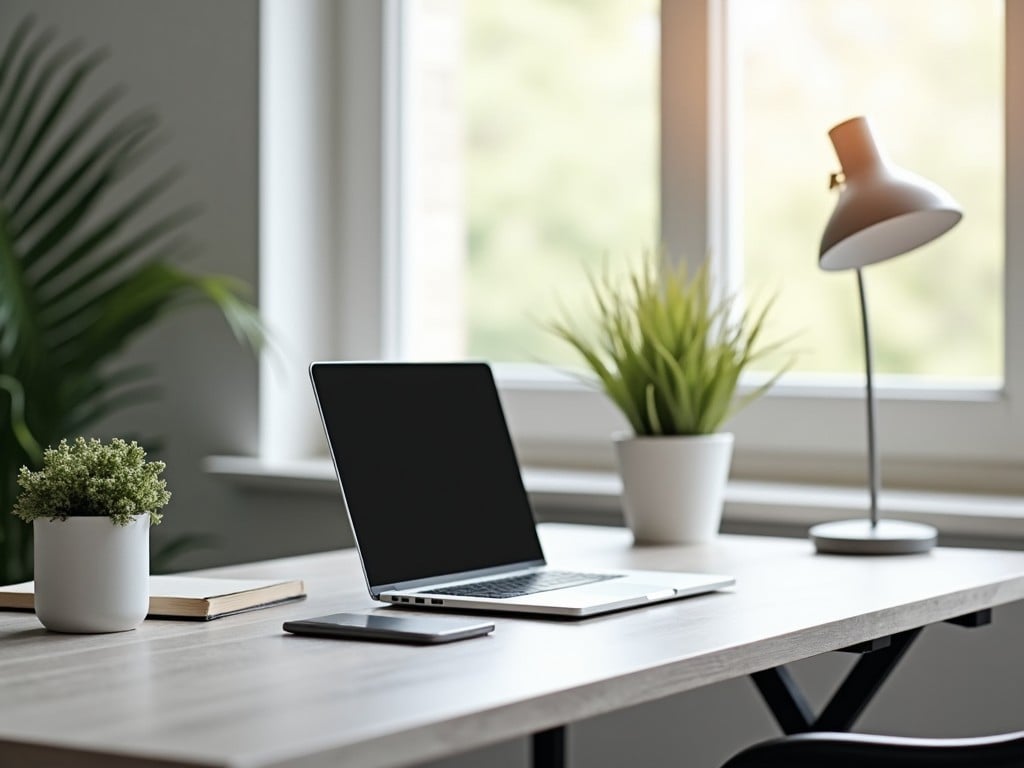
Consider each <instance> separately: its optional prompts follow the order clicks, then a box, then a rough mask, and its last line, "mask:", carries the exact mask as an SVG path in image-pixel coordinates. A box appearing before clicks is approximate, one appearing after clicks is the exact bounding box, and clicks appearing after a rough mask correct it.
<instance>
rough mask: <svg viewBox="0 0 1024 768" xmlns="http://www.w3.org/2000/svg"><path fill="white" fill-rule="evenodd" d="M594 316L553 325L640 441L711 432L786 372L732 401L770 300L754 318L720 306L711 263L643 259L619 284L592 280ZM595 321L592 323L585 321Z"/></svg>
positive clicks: (757, 350)
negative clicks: (696, 265)
mask: <svg viewBox="0 0 1024 768" xmlns="http://www.w3.org/2000/svg"><path fill="white" fill-rule="evenodd" d="M590 286H591V299H592V300H593V302H594V304H595V306H596V318H584V319H582V320H579V319H562V320H557V321H555V322H553V323H551V324H550V326H549V328H550V330H551V331H553V332H554V333H555V334H556V335H557V336H559V337H560V338H561V339H563V340H564V341H566V342H568V343H569V344H570V345H572V347H574V348H575V349H576V351H577V352H578V353H579V354H580V355H581V356H582V357H583V359H584V360H585V361H586V364H587V366H588V367H589V368H590V370H591V371H592V372H593V373H594V374H595V375H596V376H597V379H598V380H599V383H600V386H601V388H602V389H603V390H604V392H605V393H606V394H607V395H608V397H609V398H611V400H612V402H613V403H615V405H616V406H617V407H618V408H619V409H620V410H621V411H622V413H623V414H624V415H625V417H626V419H627V420H628V421H629V423H630V426H632V428H633V431H634V433H635V434H636V435H637V436H657V435H707V434H712V433H714V432H717V431H719V430H720V428H721V426H722V424H723V423H724V422H726V421H727V420H728V419H729V418H730V417H731V416H732V415H733V414H735V413H736V412H737V411H738V410H740V409H741V408H743V407H744V406H746V405H748V404H750V403H751V402H752V401H754V400H755V399H757V398H758V397H759V396H760V395H762V394H763V393H764V392H766V391H767V390H768V389H769V388H770V387H771V386H772V385H773V384H774V383H775V382H776V380H777V379H778V377H779V376H781V375H782V373H783V371H784V370H785V369H784V368H783V369H782V370H779V371H777V372H776V373H775V374H774V375H772V376H771V377H770V378H769V379H768V380H767V381H765V382H764V383H762V384H761V385H759V386H758V387H756V388H755V389H753V390H751V391H750V392H747V393H745V394H743V395H742V396H739V397H737V395H736V390H737V386H738V385H739V382H740V375H741V374H742V373H743V371H744V370H745V369H746V368H747V367H748V366H749V365H750V364H751V362H753V361H754V360H756V359H758V358H759V357H760V356H761V355H764V354H766V353H767V352H769V351H771V350H773V349H775V348H776V347H777V346H779V345H778V344H772V345H767V346H763V347H758V343H759V341H760V337H761V332H762V329H763V327H764V322H765V317H766V315H767V313H768V310H769V308H770V306H771V303H772V302H771V301H769V302H767V303H766V304H765V306H764V307H763V308H762V309H760V311H758V312H756V313H752V312H751V311H750V310H746V311H743V312H736V311H735V302H734V300H733V298H731V297H730V298H725V299H723V300H716V297H715V294H714V291H713V285H712V281H711V276H710V273H709V270H708V268H707V264H704V265H702V266H701V267H700V268H699V269H697V270H690V269H689V268H688V267H687V265H686V263H685V262H682V263H680V264H678V265H673V264H671V263H670V262H669V261H668V259H667V258H665V257H664V256H662V255H653V254H647V255H645V257H644V258H643V260H642V263H641V265H640V266H639V267H638V268H637V269H636V270H634V271H633V272H632V273H631V274H629V275H627V276H626V277H625V278H617V277H613V276H612V275H611V274H610V273H609V272H608V271H607V270H605V271H604V272H603V273H602V274H600V275H597V276H596V275H594V274H591V275H590ZM591 319H596V323H594V324H589V323H588V322H587V321H588V320H591Z"/></svg>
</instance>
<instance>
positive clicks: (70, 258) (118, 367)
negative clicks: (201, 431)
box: [0, 18, 262, 583]
mask: <svg viewBox="0 0 1024 768" xmlns="http://www.w3.org/2000/svg"><path fill="white" fill-rule="evenodd" d="M104 58H105V53H104V52H103V51H97V50H88V49H86V48H85V47H84V46H83V45H81V44H79V43H76V42H72V43H68V44H58V43H57V42H56V35H55V34H54V32H53V30H48V29H39V28H38V27H37V26H36V24H35V22H34V21H33V19H31V18H29V19H26V20H25V21H24V22H22V23H21V24H20V25H18V27H17V28H15V29H14V30H13V32H12V33H11V35H10V37H9V38H8V40H7V42H6V44H5V45H4V47H3V49H2V50H0V581H3V582H4V583H6V582H10V581H21V580H27V579H29V578H31V563H30V558H29V552H30V544H31V539H30V537H31V527H30V526H25V525H24V524H23V523H22V522H21V521H19V520H18V519H17V518H16V517H14V516H12V515H10V514H8V513H9V512H10V511H11V509H12V506H13V502H14V496H15V493H16V475H17V471H18V468H19V467H20V466H22V465H23V464H24V465H28V466H30V467H36V466H38V465H39V462H40V461H41V460H42V453H41V450H40V445H53V444H55V443H57V442H58V441H59V440H60V439H61V438H66V437H70V436H73V435H76V434H81V433H82V432H83V431H84V430H85V428H86V427H87V426H89V425H91V424H93V423H95V422H97V421H98V420H99V419H100V418H103V417H106V416H108V415H109V414H111V413H113V412H115V411H117V410H118V409H120V408H122V407H124V406H127V405H132V404H137V403H139V402H145V401H147V400H150V399H152V398H153V397H155V394H156V391H155V388H154V387H153V385H152V376H153V373H154V372H153V370H152V369H151V368H150V367H148V366H126V365H125V364H123V363H119V353H120V352H121V351H122V350H123V349H124V347H125V345H126V344H127V343H128V342H130V341H131V340H133V339H135V338H136V337H138V335H139V334H140V333H142V332H143V331H145V330H147V329H148V328H149V327H151V326H152V325H153V323H154V322H156V321H158V320H159V319H160V318H162V317H163V316H165V315H166V314H167V313H168V312H170V311H174V310H177V309H180V308H181V307H183V306H186V305H188V304H192V303H196V302H205V303H212V304H213V305H215V306H216V307H218V308H219V310H220V312H221V313H222V314H223V316H224V317H225V319H226V320H227V322H228V324H229V325H230V326H231V328H232V330H233V331H234V333H235V335H236V337H238V338H239V339H240V340H243V341H245V342H247V343H249V344H251V345H252V346H253V347H254V348H255V347H256V346H257V345H259V344H260V343H261V341H262V334H261V326H260V323H259V318H258V315H257V313H256V311H255V309H254V308H253V307H252V305H251V304H250V303H249V302H248V301H246V300H245V298H244V288H245V287H244V286H243V285H242V284H240V283H239V282H238V281H236V280H234V279H232V278H229V277H223V276H210V275H198V274H193V273H191V272H188V271H186V270H184V269H182V268H181V267H180V266H178V263H179V262H181V261H182V260H183V259H184V258H185V256H187V255H188V254H189V253H190V252H191V251H192V250H193V249H192V248H191V246H190V244H189V241H188V238H187V237H186V236H185V234H184V232H185V226H186V225H187V224H188V222H189V221H190V220H191V219H192V218H193V217H194V215H195V213H196V211H195V210H194V209H193V208H187V207H186V208H181V207H175V206H168V205H167V203H166V202H165V198H166V195H165V193H166V192H167V191H168V189H170V188H171V186H172V185H173V183H174V181H175V179H176V176H177V174H176V173H175V172H174V171H173V170H160V171H159V172H152V173H151V174H150V175H148V177H147V173H145V171H146V169H147V167H148V166H147V164H146V161H147V160H151V159H152V156H153V153H154V150H155V149H156V147H157V146H158V144H159V136H158V121H157V118H156V116H155V115H154V114H153V113H152V112H150V111H148V110H139V111H127V110H124V109H123V108H121V106H120V100H121V98H122V92H121V90H120V89H118V88H110V89H108V90H103V91H99V95H95V96H87V95H86V94H87V93H96V91H95V90H87V84H88V83H91V80H90V78H92V77H93V75H94V74H95V70H96V68H97V67H98V66H99V65H100V63H101V62H102V61H103V59H104Z"/></svg>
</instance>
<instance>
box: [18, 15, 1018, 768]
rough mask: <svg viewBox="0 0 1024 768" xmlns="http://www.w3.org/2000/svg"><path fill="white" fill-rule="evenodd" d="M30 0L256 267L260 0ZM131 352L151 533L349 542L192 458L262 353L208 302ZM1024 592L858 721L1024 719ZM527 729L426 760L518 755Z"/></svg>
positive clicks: (599, 726)
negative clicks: (158, 508) (148, 458)
mask: <svg viewBox="0 0 1024 768" xmlns="http://www.w3.org/2000/svg"><path fill="white" fill-rule="evenodd" d="M29 9H31V10H32V11H33V12H34V13H35V14H36V15H37V16H38V17H39V19H40V20H41V21H42V22H44V23H53V24H56V25H57V26H58V27H59V28H60V30H61V31H62V32H63V33H65V34H67V35H70V36H81V37H83V38H85V39H86V40H87V41H90V42H93V43H97V44H106V45H109V46H110V48H111V52H112V57H111V59H110V61H109V62H108V64H106V65H105V66H104V69H103V75H102V77H104V78H109V79H110V80H114V81H118V82H123V83H125V84H127V85H128V86H129V87H130V89H131V93H130V99H129V100H130V102H131V103H133V104H136V105H147V104H148V105H153V106H155V107H157V108H158V110H159V112H160V113H161V115H162V116H163V118H164V124H165V128H166V132H167V134H168V138H169V141H168V145H167V148H166V150H165V156H166V157H167V158H168V160H174V161H180V162H183V163H184V164H185V171H186V174H185V177H184V180H183V183H182V184H181V185H180V188H179V190H178V195H179V196H180V198H181V199H182V200H190V201H191V200H197V201H200V202H201V203H202V204H203V205H204V207H205V215H204V216H203V218H202V219H201V221H200V222H199V223H198V226H197V227H196V230H195V233H196V236H197V238H198V239H199V240H200V241H201V242H202V243H203V244H204V245H205V250H204V252H203V254H202V256H201V257H200V258H199V259H197V261H196V262H195V266H196V268H198V269H202V270H207V271H217V272H227V273H231V274H234V275H237V276H239V277H241V278H243V279H245V280H246V281H248V282H249V283H250V284H252V285H253V286H254V287H255V286H256V280H257V273H258V262H257V253H258V243H257V231H258V205H257V204H258V186H257V185H258V163H257V158H258V123H257V115H258V59H257V55H258V51H257V47H258V38H259V31H258V20H259V8H258V3H257V2H256V1H255V0H217V2H209V1H208V0H174V2H167V1H166V0H89V2H77V1H75V0H65V1H64V2H58V1H55V0H33V1H32V2H28V1H27V0H4V2H3V3H2V4H0V36H3V37H4V38H5V37H6V35H7V34H8V30H10V28H11V27H12V26H13V24H14V23H15V22H16V21H17V20H18V19H20V18H21V17H22V16H23V15H24V14H25V13H27V12H28V10H29ZM131 354H132V355H133V356H135V357H139V358H144V359H152V360H155V361H157V362H158V364H159V366H160V372H161V378H162V380H163V385H164V391H165V395H164V398H163V400H162V401H161V402H160V403H159V404H158V405H155V406H152V407H146V408H139V409H135V410H134V411H133V412H131V413H126V414H124V415H123V416H122V417H121V418H120V419H119V420H118V421H117V422H116V423H115V424H112V425H108V429H109V430H115V431H129V430H133V431H137V432H141V433H144V434H156V435H160V436H161V437H162V438H163V440H164V441H165V443H166V449H165V450H164V452H163V458H165V459H166V461H167V462H168V470H167V478H168V482H169V484H170V486H171V488H172V490H173V492H174V500H173V501H172V505H171V506H170V507H169V508H168V512H167V516H166V523H165V524H164V525H163V526H161V528H160V529H157V531H156V533H155V538H156V539H157V540H160V539H161V538H163V539H166V538H167V537H169V536H173V535H176V534H180V533H185V532H204V533H212V534H215V535H218V536H220V537H221V539H222V546H221V547H220V548H218V549H214V550H209V551H203V552H193V553H191V554H190V555H189V556H188V558H186V559H185V560H183V561H181V563H180V564H181V565H182V566H199V565H204V564H214V563H229V562H240V561H245V560H249V559H255V558H264V557H273V556H280V555H286V554H292V553H299V552H310V551H315V550H321V549H329V548H333V547H336V546H341V545H344V544H346V543H347V542H348V532H347V524H346V523H345V522H344V520H343V517H342V514H341V510H340V508H339V506H338V502H337V500H336V498H335V497H334V496H333V495H330V494H320V493H302V492H285V491H267V490H255V489H254V490H248V491H247V490H242V489H239V488H236V487H235V486H232V485H230V484H228V483H226V482H225V481H223V480H219V479H216V478H211V477H209V476H207V475H205V474H204V473H203V472H202V470H201V467H200V462H201V460H202V458H203V457H204V456H207V455H210V454H216V453H229V454H254V453H255V451H256V441H257V437H256V435H257V433H256V430H257V424H256V419H257V394H258V391H257V386H258V383H257V365H256V362H255V361H254V360H253V359H252V357H251V356H250V355H248V354H247V353H246V352H244V351H243V350H242V349H240V348H239V347H238V346H237V345H236V344H235V342H234V341H233V340H232V338H231V336H230V334H229V333H228V331H227V330H226V328H225V327H224V325H223V323H222V322H220V321H219V319H218V318H217V317H216V316H215V315H214V314H213V313H212V312H211V311H208V310H199V311H194V312H189V313H187V314H185V315H182V316H179V317H176V318H174V319H172V320H170V321H169V322H166V323H165V324H164V325H163V326H162V327H161V328H160V329H159V330H156V331H154V332H152V333H150V334H149V335H148V336H147V337H146V338H145V339H144V340H142V341H141V342H140V343H139V344H137V345H136V348H135V349H133V350H132V352H131ZM1022 632H1024V608H1022V607H1021V606H1011V607H1008V608H1006V609H1004V610H1001V611H999V612H997V614H996V623H995V625H994V626H992V627H988V628H983V629H979V630H964V629H959V628H956V627H951V626H945V625H944V626H939V627H933V628H930V629H928V630H927V631H926V633H925V635H924V636H923V637H922V638H921V640H920V641H919V644H918V646H917V647H916V648H915V649H914V650H913V652H912V653H911V654H909V656H908V658H907V659H906V660H905V661H904V663H903V665H902V666H901V667H900V668H899V669H898V670H897V673H896V675H895V676H894V678H893V679H892V680H891V681H890V684H889V685H887V686H886V687H885V689H884V690H883V692H882V695H881V697H880V699H879V701H878V703H877V705H876V706H874V707H873V708H872V709H870V710H869V711H868V713H867V714H866V716H865V717H864V719H863V721H862V726H863V727H864V728H865V729H867V730H871V729H877V730H880V731H886V732H898V733H905V734H920V735H958V734H980V733H988V732H993V731H999V730H1003V729H1017V728H1024V696H1022V695H1021V689H1022V688H1024V686H1022V685H1021V683H1022V678H1024V674H1022V672H1021V669H1020V665H1019V663H1018V654H1017V648H1018V647H1019V646H1020V642H1021V635H1022ZM851 663H852V659H850V658H848V657H845V656H842V655H838V654H833V655H830V656H826V657H821V658H817V659H811V660H808V661H807V662H804V663H802V664H800V665H797V668H796V673H797V676H798V678H799V679H800V680H802V681H803V682H805V683H806V684H807V686H808V687H809V688H810V689H811V690H813V691H814V693H815V695H816V696H817V697H818V699H819V700H820V698H821V697H822V696H823V695H824V694H825V692H826V691H827V690H828V689H829V687H830V686H831V685H833V684H834V682H835V681H836V680H837V678H838V676H839V675H840V674H841V673H842V672H843V671H844V670H845V669H846V668H847V667H848V666H849V665H850V664H851ZM775 734H776V730H775V728H774V726H773V724H772V722H771V720H770V718H769V717H768V715H767V714H766V712H765V710H764V708H763V706H762V705H761V703H760V701H759V700H758V698H757V696H756V693H755V692H754V689H753V687H752V685H751V684H750V683H749V681H747V680H737V681H734V682H731V683H728V684H723V685H718V686H714V687H711V688H708V689H704V690H700V691H695V692H693V693H690V694H686V695H683V696H678V697H674V698H672V699H670V700H667V701H663V702H658V703H656V704H651V705H645V706H642V707H637V708H634V709H632V710H629V711H627V712H624V713H619V714H616V715H612V716H608V717H602V718H597V719H594V720H591V721H587V722H584V723H580V724H578V725H576V726H573V728H572V729H571V731H570V741H571V749H572V754H573V759H572V764H573V765H576V766H584V765H585V766H621V765H628V764H631V765H644V766H662V765H664V766H670V765H671V766H680V765H685V766H691V767H694V768H703V767H705V766H707V767H708V768H710V767H711V766H715V765H717V764H719V763H720V762H721V761H722V760H723V759H724V758H725V757H726V756H728V755H729V754H731V753H732V752H733V751H735V750H736V749H738V748H739V747H740V746H742V745H744V744H747V743H750V742H752V741H754V740H757V739H760V738H764V737H768V736H772V735H775ZM525 755H526V745H525V741H523V740H518V741H516V742H513V743H510V744H502V745H497V746H495V747H493V748H491V749H488V750H483V751H480V752H476V753H473V754H470V755H466V756H464V757H462V758H458V759H454V760H450V761H445V762H444V763H440V764H437V765H439V766H440V765H444V766H447V767H448V768H454V767H455V766H475V765H487V766H499V767H500V766H521V765H523V764H524V761H525Z"/></svg>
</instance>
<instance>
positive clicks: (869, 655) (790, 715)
mask: <svg viewBox="0 0 1024 768" xmlns="http://www.w3.org/2000/svg"><path fill="white" fill-rule="evenodd" d="M920 633H921V630H920V629H910V630H907V631H906V632H900V633H899V634H896V635H891V636H889V637H887V638H883V639H880V640H877V641H872V642H870V643H861V644H859V645H857V646H852V647H850V648H846V649H844V650H847V651H850V652H853V653H858V654H861V657H860V659H858V660H857V663H856V664H855V665H854V666H853V668H852V669H851V670H850V671H849V673H847V675H846V677H845V678H844V679H843V682H842V683H841V684H840V686H839V688H837V689H836V691H835V693H834V694H832V698H831V699H830V700H829V702H828V704H826V705H825V708H824V709H823V710H822V711H821V714H819V715H815V714H814V711H813V710H812V709H811V706H810V704H808V702H807V699H806V698H805V697H804V695H803V692H802V691H801V690H800V687H799V686H798V685H797V684H796V682H795V681H794V680H793V678H792V677H791V676H790V674H789V670H787V669H786V668H785V667H775V668H774V669H766V670H763V671H761V672H755V673H754V674H753V675H751V677H753V679H754V683H755V684H756V685H757V689H758V690H759V691H760V692H761V696H762V698H764V700H765V703H767V704H768V708H769V709H770V710H771V711H772V714H773V715H775V719H776V721H777V722H778V724H779V727H781V728H782V731H783V733H787V734H793V733H805V732H807V731H848V730H850V729H851V728H852V727H853V724H854V723H855V722H856V721H857V718H858V717H860V715H861V713H862V712H863V711H864V708H865V707H866V706H867V705H868V704H869V703H870V702H871V700H872V699H873V698H874V696H875V694H876V693H878V689H879V688H881V687H882V683H884V682H885V681H886V679H887V678H888V677H889V674H890V673H891V672H892V671H893V669H895V667H896V665H897V664H899V662H900V659H902V658H903V655H904V654H905V653H906V652H907V649H908V648H909V647H910V645H911V643H913V642H914V640H915V639H916V638H917V636H918V635H919V634H920Z"/></svg>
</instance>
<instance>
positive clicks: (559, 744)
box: [533, 725, 567, 768]
mask: <svg viewBox="0 0 1024 768" xmlns="http://www.w3.org/2000/svg"><path fill="white" fill-rule="evenodd" d="M565 753H566V743H565V726H564V725H560V726H558V727H557V728H551V729H550V730H547V731H541V732H540V733H535V734H533V768H565V766H566V764H567V761H566V757H565Z"/></svg>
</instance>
